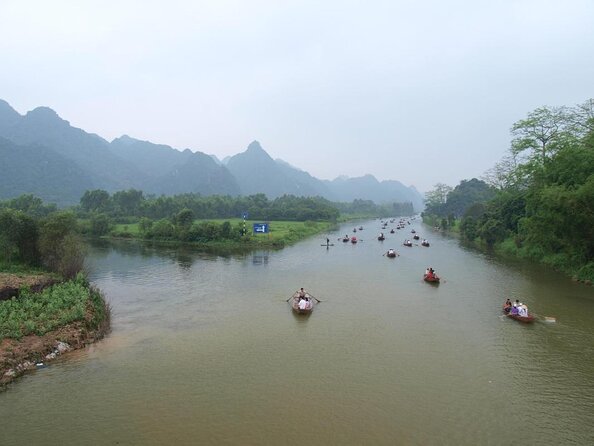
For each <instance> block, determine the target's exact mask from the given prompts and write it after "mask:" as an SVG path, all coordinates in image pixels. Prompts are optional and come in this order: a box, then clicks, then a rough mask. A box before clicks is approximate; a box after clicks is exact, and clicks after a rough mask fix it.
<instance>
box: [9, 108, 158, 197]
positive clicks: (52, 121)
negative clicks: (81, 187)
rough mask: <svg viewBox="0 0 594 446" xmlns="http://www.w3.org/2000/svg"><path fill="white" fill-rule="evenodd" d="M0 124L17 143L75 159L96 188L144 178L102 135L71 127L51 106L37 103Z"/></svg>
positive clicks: (135, 182)
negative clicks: (10, 121) (115, 152)
mask: <svg viewBox="0 0 594 446" xmlns="http://www.w3.org/2000/svg"><path fill="white" fill-rule="evenodd" d="M0 128H3V129H4V130H3V131H2V133H1V134H0V136H3V137H4V138H6V139H9V140H11V141H13V142H14V143H16V144H18V145H21V146H32V145H36V146H39V148H40V150H41V147H45V148H46V149H48V150H51V151H53V152H55V153H57V154H59V155H62V156H63V157H64V158H66V159H68V160H70V161H72V162H74V163H75V164H76V165H77V166H78V167H79V168H80V169H82V170H84V171H85V172H86V173H87V175H88V176H89V178H90V180H91V182H92V183H93V185H94V187H95V188H100V189H105V190H107V191H116V190H122V189H128V188H131V187H135V186H138V185H139V184H142V182H143V180H145V179H146V177H145V176H144V175H142V174H141V172H140V171H139V170H138V169H137V168H136V167H135V166H134V165H133V164H131V163H128V162H125V161H124V160H122V159H121V158H118V157H116V156H114V155H113V154H112V153H111V152H110V151H109V143H108V142H107V141H105V140H104V139H103V138H101V137H99V136H97V135H95V134H92V133H87V132H85V131H84V130H81V129H78V128H76V127H72V126H71V125H70V123H69V122H68V121H66V120H63V119H61V118H60V117H59V116H58V114H57V113H56V112H55V111H53V110H52V109H51V108H48V107H38V108H36V109H34V110H32V111H30V112H28V113H27V114H26V115H25V116H21V117H20V118H19V119H18V120H17V121H16V122H13V123H12V125H0ZM79 198H80V197H79ZM77 201H78V199H77Z"/></svg>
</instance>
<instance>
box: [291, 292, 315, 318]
mask: <svg viewBox="0 0 594 446" xmlns="http://www.w3.org/2000/svg"><path fill="white" fill-rule="evenodd" d="M305 297H306V298H307V304H306V306H305V308H299V301H300V300H301V298H300V297H299V291H295V293H294V294H293V296H291V299H290V300H291V308H293V311H294V312H295V313H298V314H310V313H311V312H312V311H313V307H314V305H315V299H314V298H313V296H312V295H311V294H309V293H305Z"/></svg>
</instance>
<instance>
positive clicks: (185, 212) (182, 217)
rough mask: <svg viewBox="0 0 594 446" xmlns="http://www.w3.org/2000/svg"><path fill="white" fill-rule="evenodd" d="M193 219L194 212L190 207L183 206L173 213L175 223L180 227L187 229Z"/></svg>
mask: <svg viewBox="0 0 594 446" xmlns="http://www.w3.org/2000/svg"><path fill="white" fill-rule="evenodd" d="M193 221H194V213H193V212H192V210H191V209H188V208H184V209H182V210H181V211H179V212H178V213H177V214H176V215H175V224H176V225H177V226H178V227H180V228H184V229H188V228H189V227H190V226H192V222H193Z"/></svg>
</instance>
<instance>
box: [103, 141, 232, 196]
mask: <svg viewBox="0 0 594 446" xmlns="http://www.w3.org/2000/svg"><path fill="white" fill-rule="evenodd" d="M110 150H111V151H112V152H113V153H114V154H116V155H117V156H119V157H121V158H123V159H124V160H126V161H128V162H131V163H135V165H136V167H137V168H138V169H140V170H141V171H142V172H143V173H144V174H146V175H148V176H149V177H150V178H151V179H150V180H148V181H146V182H145V184H144V186H143V187H142V190H144V191H146V192H148V193H154V194H159V195H160V194H165V195H174V194H182V193H186V192H195V193H200V194H202V195H216V194H218V195H239V192H240V191H239V186H238V185H237V181H236V180H235V178H234V177H233V175H231V173H230V172H229V171H228V170H227V169H226V168H225V167H223V166H221V165H220V164H219V163H217V162H216V161H215V159H213V158H212V156H210V155H206V154H204V153H202V152H192V151H191V150H189V149H186V150H184V151H183V152H180V151H179V150H176V149H174V148H173V147H170V146H167V145H163V144H153V143H151V142H148V141H140V140H137V139H134V138H130V137H129V136H127V135H124V136H122V137H120V138H117V139H114V140H113V141H112V142H111V144H110Z"/></svg>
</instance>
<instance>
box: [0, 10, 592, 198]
mask: <svg viewBox="0 0 594 446" xmlns="http://www.w3.org/2000/svg"><path fill="white" fill-rule="evenodd" d="M591 97H594V1H592V0H581V1H580V0H563V1H560V0H554V1H548V0H531V1H528V0H499V1H481V0H466V1H461V0H458V1H456V0H448V1H443V0H427V1H397V0H391V1H371V0H368V1H349V0H340V1H320V0H316V1H303V0H300V1H291V0H288V1H280V0H279V1H272V0H271V1H258V0H250V1H224V0H213V1H190V0H187V1H181V0H167V1H126V0H118V1H110V0H102V1H83V0H80V1H75V0H72V1H56V0H52V1H27V0H2V1H1V2H0V98H2V99H5V100H6V101H8V102H9V103H10V104H11V105H12V106H13V107H14V108H15V109H16V110H17V111H18V112H20V113H21V114H24V113H26V112H27V111H29V110H31V109H33V108H35V107H37V106H40V105H45V106H49V107H51V108H53V109H54V110H56V112H57V113H58V114H59V115H60V116H61V117H62V118H64V119H66V120H68V121H70V123H71V124H72V125H74V126H76V127H80V128H82V129H84V130H86V131H88V132H93V133H97V134H99V135H100V136H102V137H104V138H106V139H108V140H112V139H113V138H116V137H118V136H121V135H122V134H128V135H130V136H132V137H135V138H138V139H143V140H149V141H152V142H155V143H163V144H169V145H172V146H173V147H176V148H180V149H183V148H190V149H192V150H200V151H203V152H206V153H209V154H215V155H217V156H218V157H219V158H223V157H225V156H227V155H234V154H236V153H239V152H242V151H243V150H245V148H246V147H247V145H248V144H249V143H250V142H251V141H252V140H254V139H257V140H258V141H260V143H261V144H262V146H263V148H264V149H265V150H266V151H267V152H268V153H269V154H270V155H271V156H272V157H273V158H282V159H283V160H285V161H287V162H289V163H291V164H293V165H294V166H296V167H299V168H301V169H303V170H306V171H308V172H310V173H311V174H312V175H314V176H316V177H318V178H323V179H333V178H335V177H336V176H338V175H348V176H360V175H363V174H367V173H370V174H373V175H375V176H376V177H377V178H378V179H380V180H384V179H395V180H400V181H402V182H403V183H405V184H407V185H415V186H416V187H417V188H418V189H419V190H421V191H422V192H424V191H427V190H429V189H431V187H432V186H433V185H434V184H435V183H437V182H444V183H447V184H449V185H452V186H454V185H456V184H457V183H458V182H459V181H460V180H462V179H467V178H472V177H480V176H481V175H482V174H483V173H484V171H485V170H487V169H488V168H490V167H492V166H493V164H494V163H495V162H497V161H498V160H499V159H500V158H501V157H502V156H503V155H504V154H505V152H506V150H507V149H508V147H509V141H510V136H509V129H510V127H511V126H512V124H513V123H514V122H515V121H517V120H519V119H522V118H524V117H525V116H526V114H527V113H528V112H530V111H532V110H534V109H535V108H537V107H539V106H542V105H550V106H557V105H570V106H571V105H575V104H578V103H582V102H584V101H585V100H586V99H588V98H591Z"/></svg>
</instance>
